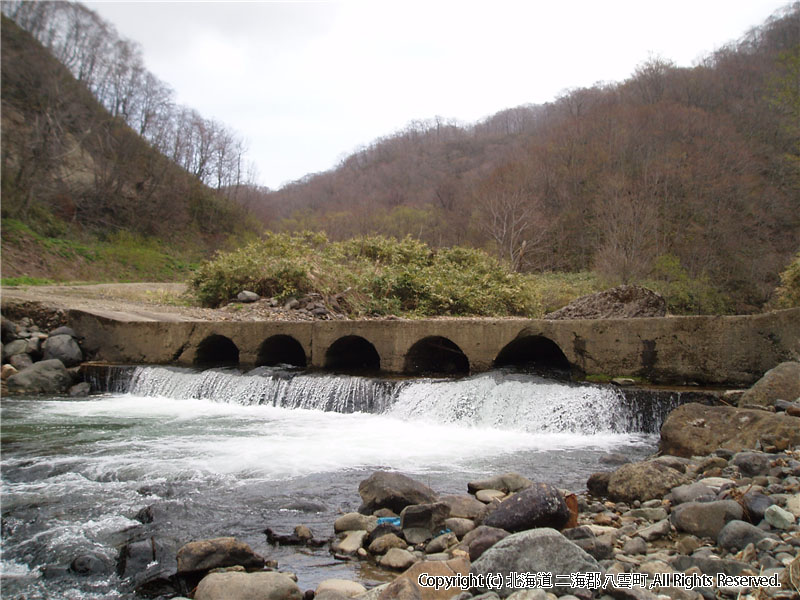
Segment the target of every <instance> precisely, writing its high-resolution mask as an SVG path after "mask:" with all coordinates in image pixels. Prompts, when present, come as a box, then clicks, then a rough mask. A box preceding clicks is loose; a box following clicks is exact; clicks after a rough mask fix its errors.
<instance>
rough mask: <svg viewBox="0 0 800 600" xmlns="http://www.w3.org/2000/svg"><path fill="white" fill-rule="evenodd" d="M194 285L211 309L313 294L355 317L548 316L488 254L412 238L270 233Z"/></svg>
mask: <svg viewBox="0 0 800 600" xmlns="http://www.w3.org/2000/svg"><path fill="white" fill-rule="evenodd" d="M190 286H191V288H192V289H193V290H194V292H195V294H196V295H197V297H198V298H199V300H200V301H201V303H202V304H204V305H206V306H219V305H221V304H223V303H224V302H226V301H228V300H230V299H231V298H234V297H235V296H236V294H238V293H239V292H240V291H242V290H244V289H246V290H250V291H253V292H255V293H257V294H259V295H261V296H265V297H276V298H278V299H279V300H281V301H283V300H286V299H288V298H290V297H297V296H300V295H305V294H309V293H312V292H313V293H319V294H321V295H322V296H323V297H325V298H331V297H332V296H337V295H338V296H337V303H338V304H339V306H340V308H342V309H343V310H344V311H345V312H347V313H349V314H351V315H390V314H394V315H403V316H408V317H422V316H440V315H452V316H507V315H524V316H530V315H532V314H535V313H537V312H539V311H540V310H541V309H540V306H539V302H538V299H537V298H536V296H535V294H534V293H533V291H532V290H531V289H530V288H529V287H528V286H526V278H525V277H524V276H522V275H519V274H517V273H513V272H511V271H509V270H508V269H507V268H506V267H505V266H503V265H502V264H501V263H500V262H499V261H497V260H496V259H495V258H493V257H491V256H489V255H488V254H486V253H485V252H483V251H481V250H476V249H472V248H462V247H453V248H444V249H432V248H430V247H429V246H427V245H426V244H425V243H424V242H421V241H419V240H415V239H413V238H411V237H406V238H404V239H402V240H397V239H395V238H387V237H380V236H373V237H358V238H353V239H351V240H347V241H344V242H330V241H328V239H327V237H326V236H325V235H324V234H317V233H308V232H306V233H302V234H296V235H289V234H283V233H268V234H266V236H265V237H264V239H262V240H259V241H257V242H253V243H250V244H248V245H246V246H244V247H243V248H240V249H238V250H234V251H231V252H222V253H217V255H216V256H215V257H214V258H213V259H212V260H210V261H206V262H204V263H203V264H202V265H200V267H199V268H198V269H197V271H196V272H195V274H194V276H193V277H192V278H191V281H190Z"/></svg>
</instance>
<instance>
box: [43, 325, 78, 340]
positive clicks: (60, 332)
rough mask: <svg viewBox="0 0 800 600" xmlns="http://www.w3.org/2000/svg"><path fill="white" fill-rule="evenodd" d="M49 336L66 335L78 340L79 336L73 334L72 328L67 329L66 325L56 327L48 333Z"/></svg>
mask: <svg viewBox="0 0 800 600" xmlns="http://www.w3.org/2000/svg"><path fill="white" fill-rule="evenodd" d="M50 335H51V336H53V335H68V336H70V337H74V338H79V337H80V336H79V335H78V334H77V333H75V330H74V329H72V327H67V326H66V325H62V326H61V327H56V328H55V329H53V331H51V332H50Z"/></svg>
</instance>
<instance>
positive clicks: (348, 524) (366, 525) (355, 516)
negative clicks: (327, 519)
mask: <svg viewBox="0 0 800 600" xmlns="http://www.w3.org/2000/svg"><path fill="white" fill-rule="evenodd" d="M377 524H378V518H377V517H373V516H371V515H369V516H368V515H362V514H361V513H347V514H344V515H342V516H341V517H339V518H338V519H336V521H334V523H333V530H334V531H335V532H336V533H341V532H342V531H367V532H369V531H372V530H373V529H375V527H376V526H377Z"/></svg>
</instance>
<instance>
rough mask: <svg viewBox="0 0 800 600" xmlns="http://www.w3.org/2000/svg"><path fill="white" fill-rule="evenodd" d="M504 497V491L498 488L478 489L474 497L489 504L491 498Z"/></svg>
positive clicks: (498, 498)
mask: <svg viewBox="0 0 800 600" xmlns="http://www.w3.org/2000/svg"><path fill="white" fill-rule="evenodd" d="M505 497H506V493H505V492H502V491H500V490H478V491H477V492H475V498H477V500H478V501H479V502H481V503H486V504H491V503H492V500H502V499H503V498H505Z"/></svg>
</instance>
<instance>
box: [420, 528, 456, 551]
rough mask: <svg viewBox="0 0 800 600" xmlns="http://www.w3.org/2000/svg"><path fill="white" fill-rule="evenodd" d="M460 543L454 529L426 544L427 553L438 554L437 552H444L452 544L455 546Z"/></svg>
mask: <svg viewBox="0 0 800 600" xmlns="http://www.w3.org/2000/svg"><path fill="white" fill-rule="evenodd" d="M457 543H458V538H457V537H456V534H455V533H453V532H452V531H448V532H447V533H443V534H442V535H439V536H436V537H435V538H433V539H432V540H431V541H430V542H429V543H428V545H427V546H425V553H426V554H436V553H437V552H444V551H445V550H447V549H448V548H449V547H450V546H455V545H456V544H457Z"/></svg>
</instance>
